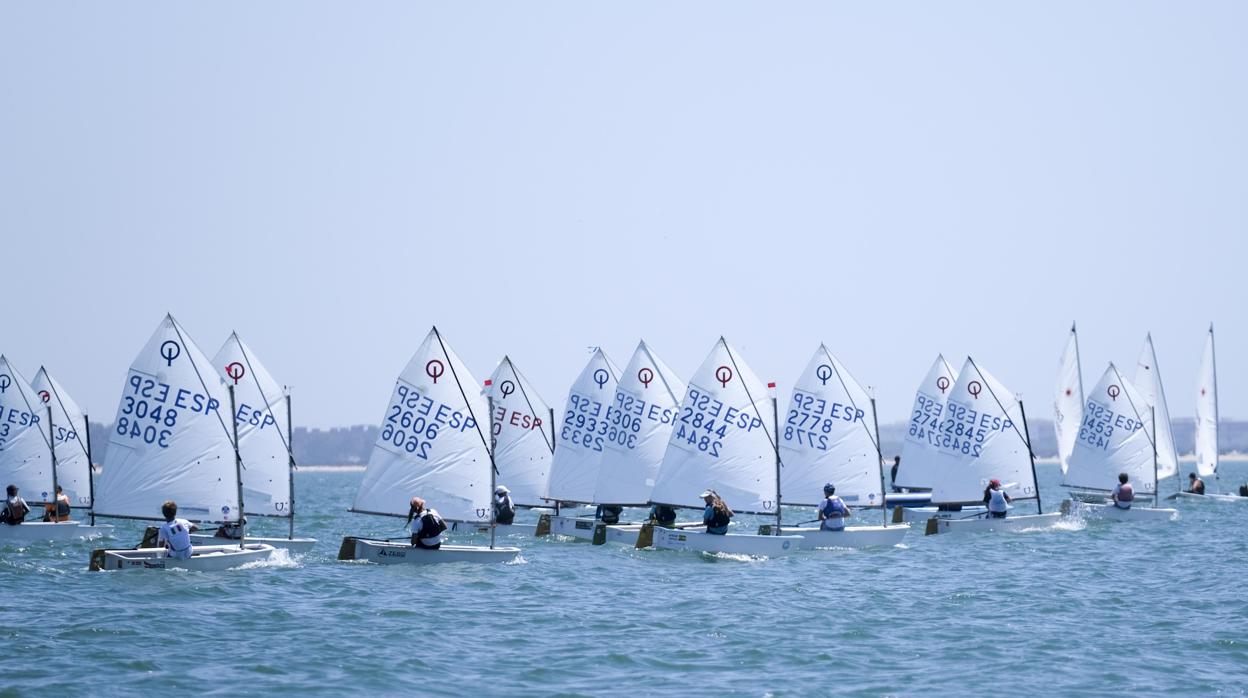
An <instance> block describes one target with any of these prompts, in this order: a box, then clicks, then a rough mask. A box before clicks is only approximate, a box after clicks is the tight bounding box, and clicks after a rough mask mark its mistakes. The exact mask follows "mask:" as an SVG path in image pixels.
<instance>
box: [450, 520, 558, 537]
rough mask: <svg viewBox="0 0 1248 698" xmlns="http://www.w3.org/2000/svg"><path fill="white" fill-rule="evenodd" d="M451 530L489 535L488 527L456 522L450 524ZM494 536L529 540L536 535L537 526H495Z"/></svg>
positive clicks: (524, 524)
mask: <svg viewBox="0 0 1248 698" xmlns="http://www.w3.org/2000/svg"><path fill="white" fill-rule="evenodd" d="M451 530H452V531H455V532H456V533H484V534H486V535H489V533H490V525H489V524H478V523H464V522H462V521H457V522H455V523H453V524H451ZM494 534H495V535H498V536H528V537H530V538H531V537H533V536H534V535H536V534H537V524H535V523H531V524H526V523H519V524H495V526H494Z"/></svg>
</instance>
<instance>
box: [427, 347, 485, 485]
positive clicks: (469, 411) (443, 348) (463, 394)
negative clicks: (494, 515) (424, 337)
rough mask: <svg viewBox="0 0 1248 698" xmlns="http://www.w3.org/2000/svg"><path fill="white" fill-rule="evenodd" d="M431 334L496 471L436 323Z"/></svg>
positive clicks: (483, 435) (475, 416)
mask: <svg viewBox="0 0 1248 698" xmlns="http://www.w3.org/2000/svg"><path fill="white" fill-rule="evenodd" d="M433 336H434V337H437V338H438V346H440V347H442V356H444V357H446V364H447V365H448V366H450V367H451V377H452V378H454V379H455V386H456V387H458V388H459V395H460V397H462V398H464V407H465V408H467V410H468V416H469V417H472V424H473V427H474V428H475V429H476V430H477V436H478V437H479V438H480V439H481V446H482V447H484V448H485V455H487V456H489V457H490V468H491V469H492V470H493V471H494V472H495V473H497V472H498V466H496V465H494V451H493V450H492V449H491V448H490V444H489V442H488V441H486V440H485V434H482V433H481V421H480V420H478V419H477V415H476V414H474V413H473V411H472V403H471V402H469V400H468V393H465V392H464V384H463V383H461V382H459V373H458V372H456V370H455V362H454V361H451V354H450V352H448V351H447V350H446V344H444V343H443V342H442V333H441V332H438V326H437V325H434V326H433ZM491 495H493V493H491Z"/></svg>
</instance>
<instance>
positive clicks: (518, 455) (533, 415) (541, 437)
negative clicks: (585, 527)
mask: <svg viewBox="0 0 1248 698" xmlns="http://www.w3.org/2000/svg"><path fill="white" fill-rule="evenodd" d="M485 394H486V395H487V396H488V397H489V400H490V406H491V413H490V424H491V425H492V426H491V433H492V434H493V435H494V441H493V443H494V466H495V467H496V468H497V469H498V477H497V479H498V484H500V485H504V486H506V487H507V489H508V490H509V491H510V496H511V501H512V503H514V504H515V505H516V506H517V507H518V508H529V509H540V510H543V511H548V510H547V509H545V506H544V505H545V501H544V498H545V496H546V489H547V483H548V482H549V479H550V462H551V459H552V457H553V455H554V450H555V442H554V438H555V433H554V427H553V425H552V424H551V416H552V414H551V411H550V408H549V407H548V406H547V405H546V401H545V400H543V399H542V396H541V395H539V394H538V392H537V389H536V388H534V387H533V384H531V383H529V381H528V379H527V378H525V377H524V375H523V374H522V373H520V370H519V369H517V368H516V365H515V364H514V363H513V362H512V360H511V358H510V357H507V356H504V357H503V360H502V361H501V362H499V364H498V367H497V368H495V369H494V373H493V374H492V375H491V376H490V378H489V379H488V380H486V381H485ZM461 526H467V527H471V528H474V529H476V530H477V531H478V532H489V526H488V524H462V525H461V524H456V527H455V528H456V530H459V528H460V527H461ZM496 529H497V532H498V533H501V534H504V535H506V534H521V535H529V536H531V535H533V534H534V533H535V532H536V531H537V524H532V523H518V522H513V523H510V524H501V523H499V524H496Z"/></svg>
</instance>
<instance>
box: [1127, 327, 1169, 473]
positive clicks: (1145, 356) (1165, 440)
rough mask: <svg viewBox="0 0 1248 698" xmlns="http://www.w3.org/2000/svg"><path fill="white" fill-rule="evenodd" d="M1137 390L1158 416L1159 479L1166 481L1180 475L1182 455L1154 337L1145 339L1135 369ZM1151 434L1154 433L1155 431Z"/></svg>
mask: <svg viewBox="0 0 1248 698" xmlns="http://www.w3.org/2000/svg"><path fill="white" fill-rule="evenodd" d="M1134 383H1135V387H1136V389H1137V390H1139V391H1140V394H1141V395H1143V396H1144V399H1145V400H1147V401H1148V404H1150V405H1152V406H1153V408H1154V410H1155V412H1156V414H1155V416H1156V422H1157V434H1156V438H1155V439H1154V441H1155V442H1156V444H1157V478H1158V479H1160V480H1164V479H1166V478H1168V477H1170V476H1171V475H1175V474H1177V473H1178V472H1179V453H1178V449H1176V448H1175V445H1174V432H1173V430H1172V429H1171V425H1170V408H1169V406H1168V405H1167V403H1166V389H1165V388H1164V387H1162V385H1161V369H1160V368H1158V367H1157V352H1156V351H1154V350H1153V335H1152V334H1151V333H1150V334H1149V335H1148V336H1147V337H1145V338H1144V348H1143V349H1141V350H1140V360H1139V362H1138V363H1137V365H1136V367H1135V380H1134ZM1149 429H1150V432H1149V433H1150V434H1151V433H1152V432H1151V427H1149Z"/></svg>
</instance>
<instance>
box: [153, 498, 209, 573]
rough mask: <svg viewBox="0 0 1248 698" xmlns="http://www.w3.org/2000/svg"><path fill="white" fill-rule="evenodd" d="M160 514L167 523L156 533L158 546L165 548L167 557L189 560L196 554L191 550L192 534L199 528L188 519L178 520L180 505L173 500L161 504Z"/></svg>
mask: <svg viewBox="0 0 1248 698" xmlns="http://www.w3.org/2000/svg"><path fill="white" fill-rule="evenodd" d="M160 513H161V514H162V515H164V517H165V522H164V523H163V524H161V525H160V531H158V532H157V533H156V545H159V546H163V547H164V548H165V557H171V558H173V559H175V560H186V559H188V558H189V557H190V556H191V554H192V553H193V552H194V551H193V550H192V548H191V533H193V532H194V531H198V530H199V527H197V526H196V525H195V524H193V523H191V522H190V521H187V520H186V519H179V518H178V504H177V502H174V501H173V500H169V501H167V502H165V503H164V504H161V505H160Z"/></svg>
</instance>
